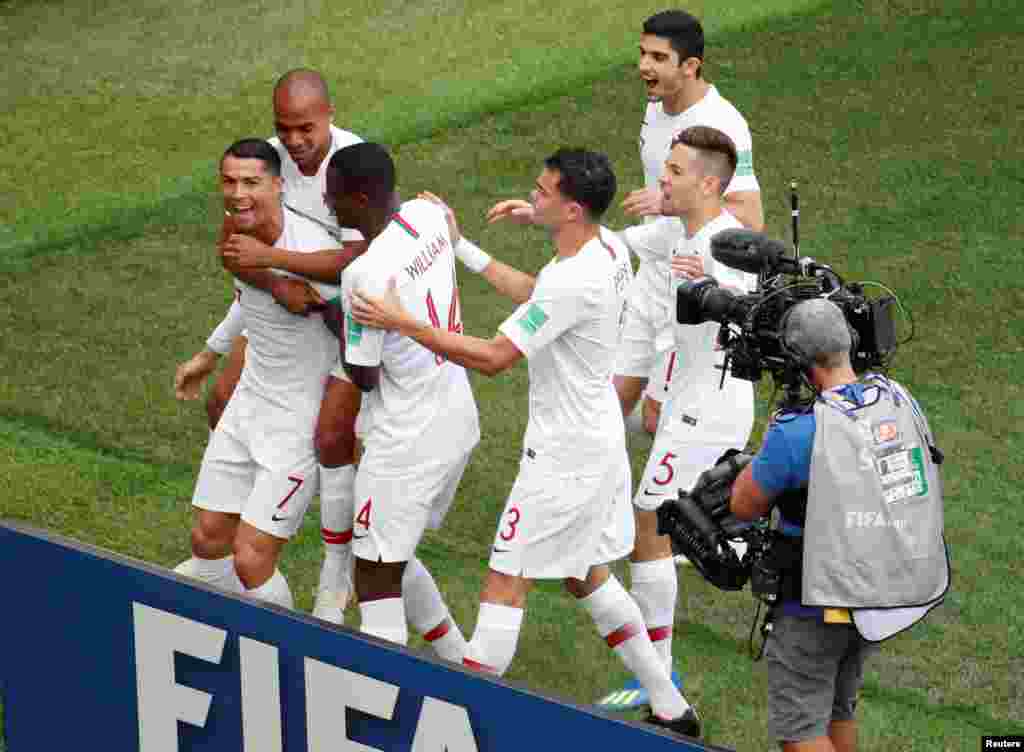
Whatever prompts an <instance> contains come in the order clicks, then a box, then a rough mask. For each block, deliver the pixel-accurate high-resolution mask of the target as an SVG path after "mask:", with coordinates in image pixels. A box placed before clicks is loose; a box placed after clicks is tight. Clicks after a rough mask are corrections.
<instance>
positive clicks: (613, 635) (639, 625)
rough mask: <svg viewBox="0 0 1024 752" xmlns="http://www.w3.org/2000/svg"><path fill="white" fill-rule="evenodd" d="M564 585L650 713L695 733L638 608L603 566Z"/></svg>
mask: <svg viewBox="0 0 1024 752" xmlns="http://www.w3.org/2000/svg"><path fill="white" fill-rule="evenodd" d="M565 586H566V589H567V590H568V591H569V592H570V593H571V594H572V595H573V596H574V597H575V598H576V599H577V601H578V602H579V604H580V605H581V606H583V608H584V609H585V610H586V611H587V613H589V614H590V617H591V618H592V619H593V620H594V626H596V627H597V631H598V634H600V635H601V637H602V638H603V639H604V640H605V641H606V642H607V643H608V647H610V648H611V649H612V650H613V651H614V652H615V654H616V655H618V656H619V658H620V660H622V662H623V664H625V666H626V668H628V669H629V670H630V672H632V674H633V675H634V676H636V677H637V678H638V679H639V680H640V684H641V686H643V687H644V689H646V690H647V693H648V695H649V697H650V704H651V711H652V712H653V714H654V715H655V716H656V717H657V718H658V719H659V720H660V721H661V722H663V723H665V724H668V725H670V726H671V727H672V728H673V729H674V730H676V731H680V732H681V733H684V734H687V735H688V736H694V737H696V736H700V721H699V719H698V718H697V713H696V711H695V710H694V709H693V708H692V707H691V706H690V704H689V703H688V702H687V701H686V699H685V698H684V697H683V695H682V693H681V692H680V691H679V689H678V688H677V687H676V686H675V684H673V683H672V679H671V677H670V675H669V672H668V671H667V670H666V668H665V664H664V663H663V662H662V660H661V657H660V656H659V655H658V653H657V652H656V651H655V649H654V646H653V645H652V644H651V639H650V637H649V636H648V632H647V629H646V628H645V624H644V618H643V615H642V614H641V613H640V608H639V607H638V606H637V604H636V603H635V602H634V600H633V599H632V598H630V597H629V593H627V592H626V590H625V588H623V587H622V585H621V584H620V583H619V581H618V579H616V577H615V575H613V574H612V573H611V571H610V570H609V568H608V566H607V565H599V566H595V567H592V568H591V570H590V572H589V573H588V574H587V578H586V579H585V580H579V579H572V578H570V579H568V580H566V582H565Z"/></svg>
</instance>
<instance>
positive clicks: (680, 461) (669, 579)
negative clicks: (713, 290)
mask: <svg viewBox="0 0 1024 752" xmlns="http://www.w3.org/2000/svg"><path fill="white" fill-rule="evenodd" d="M736 161H737V158H736V149H735V146H734V145H733V143H732V140H731V139H730V138H729V137H728V136H726V135H725V134H724V133H722V132H721V131H718V130H715V129H714V128H707V127H705V126H694V127H691V128H687V129H685V130H684V131H682V132H681V133H680V134H678V135H677V136H676V138H675V139H674V140H673V142H672V150H671V151H670V152H669V156H668V159H667V160H666V161H665V170H664V172H663V173H662V176H661V178H660V179H659V185H660V187H661V191H662V211H663V212H664V213H665V214H666V215H668V216H672V217H678V218H679V219H681V220H682V227H684V228H685V229H684V230H683V232H682V233H681V234H677V233H676V231H675V229H673V228H672V226H671V225H668V224H667V223H661V222H659V223H655V224H650V225H645V226H644V227H645V231H646V232H647V233H649V234H650V235H652V236H654V235H655V234H661V235H662V236H664V237H663V238H662V239H659V240H657V241H655V242H657V243H665V242H667V241H670V240H671V239H672V238H675V239H676V242H675V244H674V246H673V248H672V257H671V265H670V268H671V273H672V284H673V298H674V297H675V292H674V290H675V288H676V287H678V285H679V283H680V282H681V281H683V280H684V279H689V280H692V279H697V278H700V277H711V278H713V279H715V280H716V281H717V282H718V283H719V285H720V286H722V287H725V288H728V289H731V290H733V291H734V292H738V293H743V292H748V291H751V290H753V289H754V286H755V284H756V279H755V278H754V275H751V274H746V273H743V272H740V271H738V270H736V269H731V268H729V267H727V266H725V265H723V264H720V263H718V262H717V261H715V260H714V259H713V258H712V257H711V245H710V244H711V238H712V237H714V235H715V234H716V233H718V232H721V231H722V230H725V229H729V228H735V227H741V225H740V223H739V221H738V220H737V219H736V218H735V217H734V216H733V215H732V214H731V213H730V212H729V211H727V210H726V209H725V206H724V201H723V197H722V191H723V189H724V187H725V186H726V185H728V184H729V181H730V179H731V177H732V174H733V170H734V169H735V167H736ZM718 328H719V326H718V324H715V323H712V322H708V323H705V324H701V325H698V326H684V325H678V324H677V325H675V327H674V343H675V346H674V348H673V349H672V353H673V354H674V356H675V357H677V358H678V360H679V361H680V363H682V364H683V366H682V368H681V369H680V372H679V374H678V375H677V376H676V377H675V378H674V379H673V380H672V385H671V389H670V391H669V394H668V401H667V402H666V404H665V408H664V410H663V411H662V413H661V420H660V422H659V425H658V429H657V433H656V434H655V439H654V446H653V447H652V449H651V453H650V457H649V458H648V461H647V465H646V467H645V469H644V474H643V477H642V478H641V481H640V485H639V487H638V489H637V493H636V496H635V498H634V500H633V503H634V505H635V513H636V528H637V534H636V545H635V546H634V548H633V552H632V554H631V556H630V577H631V582H632V585H631V589H630V592H631V594H632V595H633V598H634V599H635V600H636V602H637V603H638V604H639V606H640V610H641V612H642V613H643V615H644V622H645V623H646V625H647V629H648V630H649V634H650V636H651V641H652V642H653V643H654V646H655V648H656V649H657V651H658V653H659V655H660V656H661V658H662V660H663V661H664V663H665V666H666V667H667V669H668V670H669V671H672V624H673V622H674V621H675V607H676V599H677V594H678V581H677V578H676V568H675V563H674V562H673V557H672V546H671V543H670V541H669V539H668V537H667V536H663V535H658V519H657V509H658V507H659V506H660V505H661V504H662V503H663V502H665V501H666V500H668V499H670V498H673V497H674V496H676V495H677V494H678V492H679V490H680V489H686V490H689V489H690V488H691V487H692V486H693V484H694V482H696V480H697V476H698V475H700V473H701V472H703V471H704V470H706V469H707V468H708V467H711V466H712V465H713V464H714V463H715V462H716V460H717V459H718V458H719V457H720V456H721V455H722V454H723V453H724V452H725V451H726V450H727V449H730V448H733V447H743V446H744V445H745V444H746V442H747V440H748V439H749V438H750V432H751V430H752V428H753V424H754V391H753V385H752V384H751V383H750V382H749V381H744V380H741V379H736V378H734V377H733V376H731V375H728V374H726V375H724V377H723V372H722V353H721V352H720V351H718V350H717V349H716V338H717V333H718ZM738 553H741V554H742V550H740V551H738ZM625 689H626V690H631V689H638V688H637V687H636V686H635V685H627V687H626V688H625ZM627 698H628V700H627ZM646 700H647V698H646V696H645V695H644V694H643V693H642V692H624V691H621V690H620V691H617V692H612V693H611V694H609V695H608V696H607V697H606V698H604V699H602V700H601V701H599V704H601V705H602V706H604V707H609V708H616V707H622V708H627V707H631V706H635V705H637V704H643V703H645V702H646Z"/></svg>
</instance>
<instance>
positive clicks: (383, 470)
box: [352, 448, 447, 645]
mask: <svg viewBox="0 0 1024 752" xmlns="http://www.w3.org/2000/svg"><path fill="white" fill-rule="evenodd" d="M444 469H447V468H444ZM444 477H445V476H444V474H443V473H439V472H437V468H433V467H429V468H428V467H423V466H415V467H410V468H406V469H404V470H403V469H401V468H395V467H391V466H386V463H385V462H384V461H383V460H378V459H377V455H376V454H375V453H374V452H373V451H372V448H371V449H370V450H369V451H368V452H367V453H366V455H364V456H363V458H362V459H361V461H360V464H359V469H358V470H357V471H356V481H355V499H356V504H355V509H356V512H355V517H354V524H353V527H352V553H353V554H354V556H355V580H356V583H355V584H356V593H357V595H358V596H359V613H360V616H361V618H362V624H361V630H362V631H363V632H365V633H367V634H372V635H375V636H377V637H380V638H382V639H386V640H390V641H391V642H397V643H399V644H402V645H404V644H406V643H407V642H408V635H409V632H408V625H407V615H406V610H405V602H404V600H403V578H404V575H405V570H406V567H407V564H408V562H409V561H410V560H412V559H413V558H414V557H415V553H416V546H417V545H418V544H419V541H420V538H421V537H422V536H423V531H424V530H425V529H426V527H427V524H428V521H429V518H430V513H431V509H432V503H433V501H434V499H435V498H436V496H437V495H438V493H439V492H440V489H441V488H443V486H444V483H443V480H444ZM417 573H418V572H417ZM417 579H418V578H417ZM431 579H433V578H431Z"/></svg>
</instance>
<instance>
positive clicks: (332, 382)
mask: <svg viewBox="0 0 1024 752" xmlns="http://www.w3.org/2000/svg"><path fill="white" fill-rule="evenodd" d="M340 373H342V372H341V371H340V369H336V370H334V371H332V372H331V375H330V376H328V377H327V385H326V387H325V388H324V396H323V400H322V402H321V403H320V413H319V415H318V417H317V424H316V435H315V438H314V443H315V446H316V453H317V459H318V460H319V462H320V534H321V536H322V538H323V542H324V562H323V565H322V567H321V569H320V581H319V583H318V585H317V594H316V604H315V605H314V607H313V616H316V617H318V618H320V619H325V620H327V621H331V622H333V623H335V624H341V623H342V622H343V621H344V611H345V605H346V604H347V603H348V598H349V595H350V594H351V592H352V545H351V543H352V518H353V515H354V508H353V507H354V503H355V497H354V494H355V490H354V484H355V465H354V462H355V441H356V438H355V425H356V417H357V416H358V414H359V405H360V401H361V399H362V394H361V392H360V391H359V389H358V388H357V387H356V386H355V385H353V384H352V382H351V381H349V380H348V378H347V377H346V378H341V377H340Z"/></svg>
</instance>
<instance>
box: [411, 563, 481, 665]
mask: <svg viewBox="0 0 1024 752" xmlns="http://www.w3.org/2000/svg"><path fill="white" fill-rule="evenodd" d="M402 599H403V600H404V601H405V615H406V618H408V620H409V623H410V624H412V628H413V629H415V630H416V631H417V632H418V633H419V634H420V635H422V636H423V639H424V640H426V641H427V643H428V644H429V645H430V647H431V648H433V649H434V652H436V653H437V654H438V656H439V657H441V658H444V659H445V660H446V661H455V662H456V663H458V662H461V661H462V659H463V658H464V657H465V656H466V638H465V637H463V635H462V630H460V629H459V625H458V624H456V623H455V620H454V619H452V618H451V614H450V613H449V611H448V607H447V606H445V605H444V600H443V599H442V598H441V591H439V590H438V589H437V583H436V582H434V578H433V576H432V575H431V574H430V572H429V570H428V569H427V568H426V567H425V566H423V562H421V561H420V560H419V559H416V558H413V559H410V560H409V562H408V563H407V564H406V565H405V574H404V575H403V577H402Z"/></svg>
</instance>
